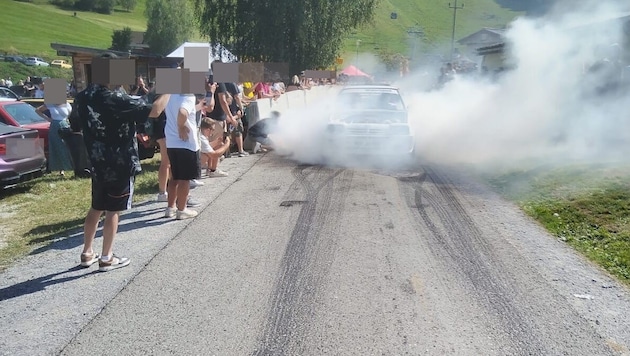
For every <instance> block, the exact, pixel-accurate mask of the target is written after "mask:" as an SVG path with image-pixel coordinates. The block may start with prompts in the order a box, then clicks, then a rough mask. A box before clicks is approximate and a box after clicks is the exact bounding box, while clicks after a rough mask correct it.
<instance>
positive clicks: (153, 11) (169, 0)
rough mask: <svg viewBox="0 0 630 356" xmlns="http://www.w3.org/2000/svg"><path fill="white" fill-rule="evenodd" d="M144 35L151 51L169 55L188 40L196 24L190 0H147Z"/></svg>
mask: <svg viewBox="0 0 630 356" xmlns="http://www.w3.org/2000/svg"><path fill="white" fill-rule="evenodd" d="M145 16H146V17H147V32H146V34H145V36H144V38H145V41H146V42H147V43H148V44H149V47H150V48H151V52H153V53H156V54H160V55H167V54H168V53H170V52H171V51H173V50H174V49H175V48H177V47H178V46H179V45H181V44H182V43H183V42H185V41H187V40H188V37H189V36H190V35H191V33H192V29H193V25H194V17H193V16H194V15H193V9H192V5H191V3H190V1H189V0H147V4H146V9H145Z"/></svg>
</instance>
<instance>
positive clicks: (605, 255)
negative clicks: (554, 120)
mask: <svg viewBox="0 0 630 356" xmlns="http://www.w3.org/2000/svg"><path fill="white" fill-rule="evenodd" d="M486 179H487V181H488V182H489V183H490V184H491V185H492V186H493V187H495V188H496V189H497V190H498V191H499V192H501V193H502V194H503V195H504V196H505V197H506V198H508V199H510V200H512V201H515V202H516V203H517V204H518V205H519V206H520V207H521V208H522V209H523V211H525V212H526V213H527V214H528V215H530V216H531V217H532V218H534V219H535V220H536V221H538V222H539V223H540V224H542V225H543V226H544V227H545V228H546V229H547V230H548V231H549V232H551V233H552V234H553V235H555V236H556V237H557V238H559V239H560V240H562V241H565V242H566V243H568V244H569V245H571V246H572V247H574V248H575V249H576V250H577V251H579V252H581V253H582V254H584V255H585V256H586V257H588V258H589V259H591V260H592V261H594V262H595V263H597V264H598V265H600V266H602V267H603V268H604V269H606V270H607V271H608V272H610V273H611V274H612V275H614V276H616V277H618V278H619V279H620V280H622V281H623V282H625V283H627V284H630V166H616V167H615V166H606V165H597V166H596V165H588V166H579V165H574V166H567V167H555V168H554V167H539V168H536V169H531V170H523V171H513V172H506V173H504V174H500V175H494V176H487V177H486Z"/></svg>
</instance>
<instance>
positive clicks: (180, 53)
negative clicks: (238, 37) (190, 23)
mask: <svg viewBox="0 0 630 356" xmlns="http://www.w3.org/2000/svg"><path fill="white" fill-rule="evenodd" d="M186 47H188V48H208V55H209V58H208V62H209V63H208V67H210V65H211V64H212V62H215V61H219V62H223V63H234V62H238V57H236V56H235V55H234V54H233V53H232V52H230V51H229V50H228V49H227V48H225V47H224V46H223V45H221V44H220V43H212V44H211V43H209V42H184V43H182V44H181V45H180V46H179V47H177V48H176V49H175V50H174V51H173V52H171V53H169V54H168V55H167V57H169V58H182V59H183V58H184V48H186Z"/></svg>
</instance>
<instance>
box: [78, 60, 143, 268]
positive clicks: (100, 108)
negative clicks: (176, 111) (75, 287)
mask: <svg viewBox="0 0 630 356" xmlns="http://www.w3.org/2000/svg"><path fill="white" fill-rule="evenodd" d="M97 70H99V68H98V67H96V66H93V71H97ZM150 111H151V105H150V104H147V103H146V102H145V101H143V100H139V99H134V98H132V97H131V96H129V95H126V94H122V93H118V92H114V91H112V90H111V89H110V85H109V84H108V83H91V84H89V85H88V86H87V88H86V89H85V90H83V91H81V92H80V93H78V94H77V96H76V98H75V99H74V108H73V110H72V113H71V114H70V118H69V119H70V124H71V125H77V126H79V127H80V128H81V130H82V131H83V139H84V141H85V147H86V148H87V152H88V156H89V161H90V164H91V173H92V203H91V207H90V209H89V211H88V213H87V216H86V218H85V223H84V232H83V233H84V245H83V252H82V253H81V266H83V267H90V266H91V265H92V264H94V263H96V262H98V264H99V271H101V272H106V271H110V270H114V269H117V268H121V267H125V266H127V265H129V263H130V259H129V258H127V257H122V256H119V255H116V254H114V253H113V247H114V239H115V236H116V232H117V230H118V222H119V219H120V212H121V211H124V210H127V209H130V208H131V203H132V201H133V192H134V180H135V176H136V175H137V174H138V173H140V172H141V171H142V168H141V166H140V158H139V155H138V142H137V139H136V125H138V124H143V123H144V122H146V120H147V118H148V115H149V113H150ZM103 213H105V221H104V223H103V247H102V253H101V255H100V256H99V254H97V253H95V252H94V249H93V242H94V237H95V235H96V230H97V228H98V225H99V222H100V218H101V216H102V214H103Z"/></svg>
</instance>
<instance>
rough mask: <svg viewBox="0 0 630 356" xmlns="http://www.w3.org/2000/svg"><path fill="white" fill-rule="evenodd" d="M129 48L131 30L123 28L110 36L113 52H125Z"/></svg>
mask: <svg viewBox="0 0 630 356" xmlns="http://www.w3.org/2000/svg"><path fill="white" fill-rule="evenodd" d="M130 46H131V28H129V27H125V28H123V29H122V30H114V33H113V34H112V46H111V49H113V50H115V51H127V50H129V48H130Z"/></svg>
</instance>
